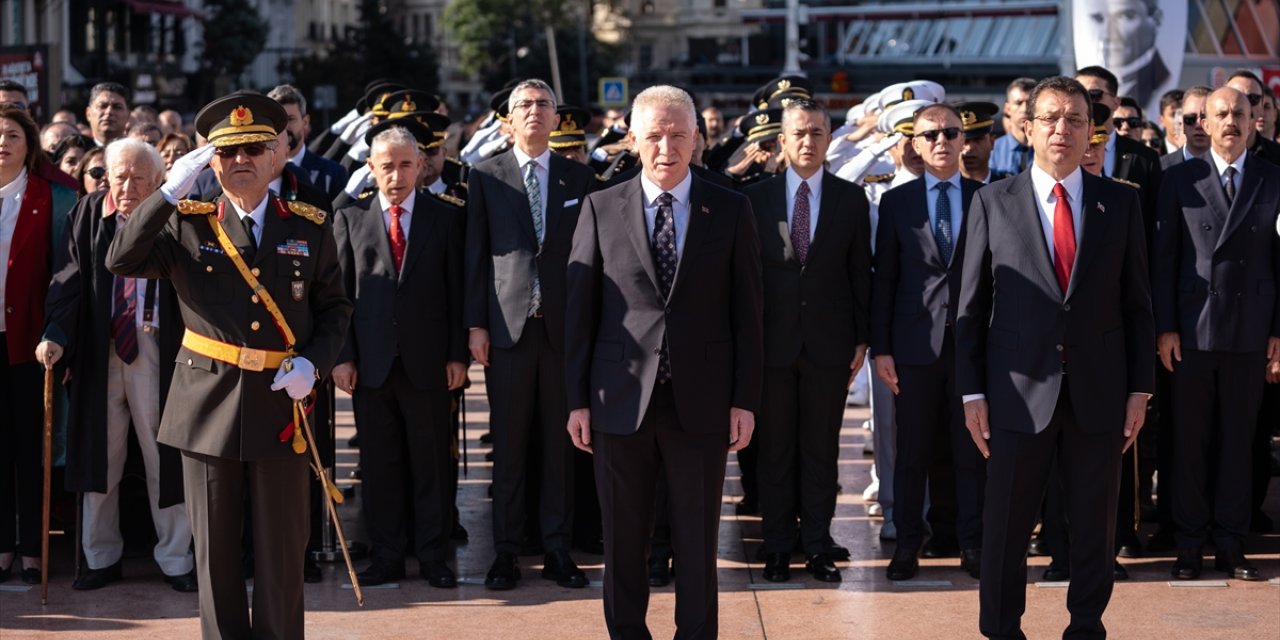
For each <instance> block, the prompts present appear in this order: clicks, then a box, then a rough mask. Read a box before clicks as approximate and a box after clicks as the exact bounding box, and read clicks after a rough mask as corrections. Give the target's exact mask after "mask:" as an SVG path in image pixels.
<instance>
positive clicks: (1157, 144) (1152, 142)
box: [1143, 138, 1164, 151]
mask: <svg viewBox="0 0 1280 640" xmlns="http://www.w3.org/2000/svg"><path fill="white" fill-rule="evenodd" d="M1143 142H1145V143H1146V145H1147V146H1148V147H1151V148H1152V149H1155V150H1156V151H1160V150H1161V149H1163V148H1164V140H1161V139H1160V138H1149V139H1147V140H1143Z"/></svg>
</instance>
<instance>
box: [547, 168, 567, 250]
mask: <svg viewBox="0 0 1280 640" xmlns="http://www.w3.org/2000/svg"><path fill="white" fill-rule="evenodd" d="M561 161H564V162H568V161H567V160H564V159H563V158H561V157H560V156H558V155H556V154H554V153H553V154H551V165H550V166H549V167H547V183H548V184H547V201H546V202H544V203H542V206H543V209H545V210H546V212H547V213H546V220H545V222H546V229H545V231H546V237H548V238H550V237H551V231H552V229H555V228H556V225H557V224H559V222H560V218H561V215H560V214H561V213H563V211H564V203H565V197H564V196H565V193H566V192H567V191H568V186H567V185H565V182H564V177H565V175H566V174H567V173H568V172H567V171H564V170H563V167H562V166H561Z"/></svg>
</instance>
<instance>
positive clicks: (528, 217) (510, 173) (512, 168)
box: [497, 152, 551, 247]
mask: <svg viewBox="0 0 1280 640" xmlns="http://www.w3.org/2000/svg"><path fill="white" fill-rule="evenodd" d="M497 173H498V178H499V179H501V180H502V181H503V182H505V183H507V185H508V186H510V187H511V188H510V189H505V190H504V191H506V193H507V197H508V200H509V201H510V203H511V215H512V216H513V217H515V219H516V220H515V221H516V224H517V225H519V227H520V229H521V230H523V231H524V233H525V235H527V236H528V237H529V239H530V240H532V241H533V246H535V247H536V246H538V234H537V232H536V231H535V230H534V228H533V212H532V211H530V210H529V194H528V193H526V192H525V190H524V171H523V170H522V169H521V167H520V166H519V165H517V164H516V154H515V152H511V153H504V154H502V155H501V156H499V157H498V171H497ZM547 175H548V176H550V175H551V171H549V170H548V171H547ZM550 195H551V189H550V186H549V185H548V188H547V196H548V197H550ZM543 204H544V205H545V204H546V203H543ZM548 208H549V207H548ZM544 231H545V229H544Z"/></svg>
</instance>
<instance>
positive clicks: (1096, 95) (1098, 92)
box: [1089, 89, 1111, 102]
mask: <svg viewBox="0 0 1280 640" xmlns="http://www.w3.org/2000/svg"><path fill="white" fill-rule="evenodd" d="M1106 95H1111V94H1109V93H1107V92H1106V91H1103V90H1102V89H1090V90H1089V101H1090V102H1098V101H1100V100H1102V96H1106Z"/></svg>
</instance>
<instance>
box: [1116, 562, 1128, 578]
mask: <svg viewBox="0 0 1280 640" xmlns="http://www.w3.org/2000/svg"><path fill="white" fill-rule="evenodd" d="M1114 578H1115V579H1116V580H1117V581H1120V580H1128V579H1129V570H1128V569H1126V568H1124V565H1122V564H1120V561H1119V560H1117V561H1116V568H1115V575H1114Z"/></svg>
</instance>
